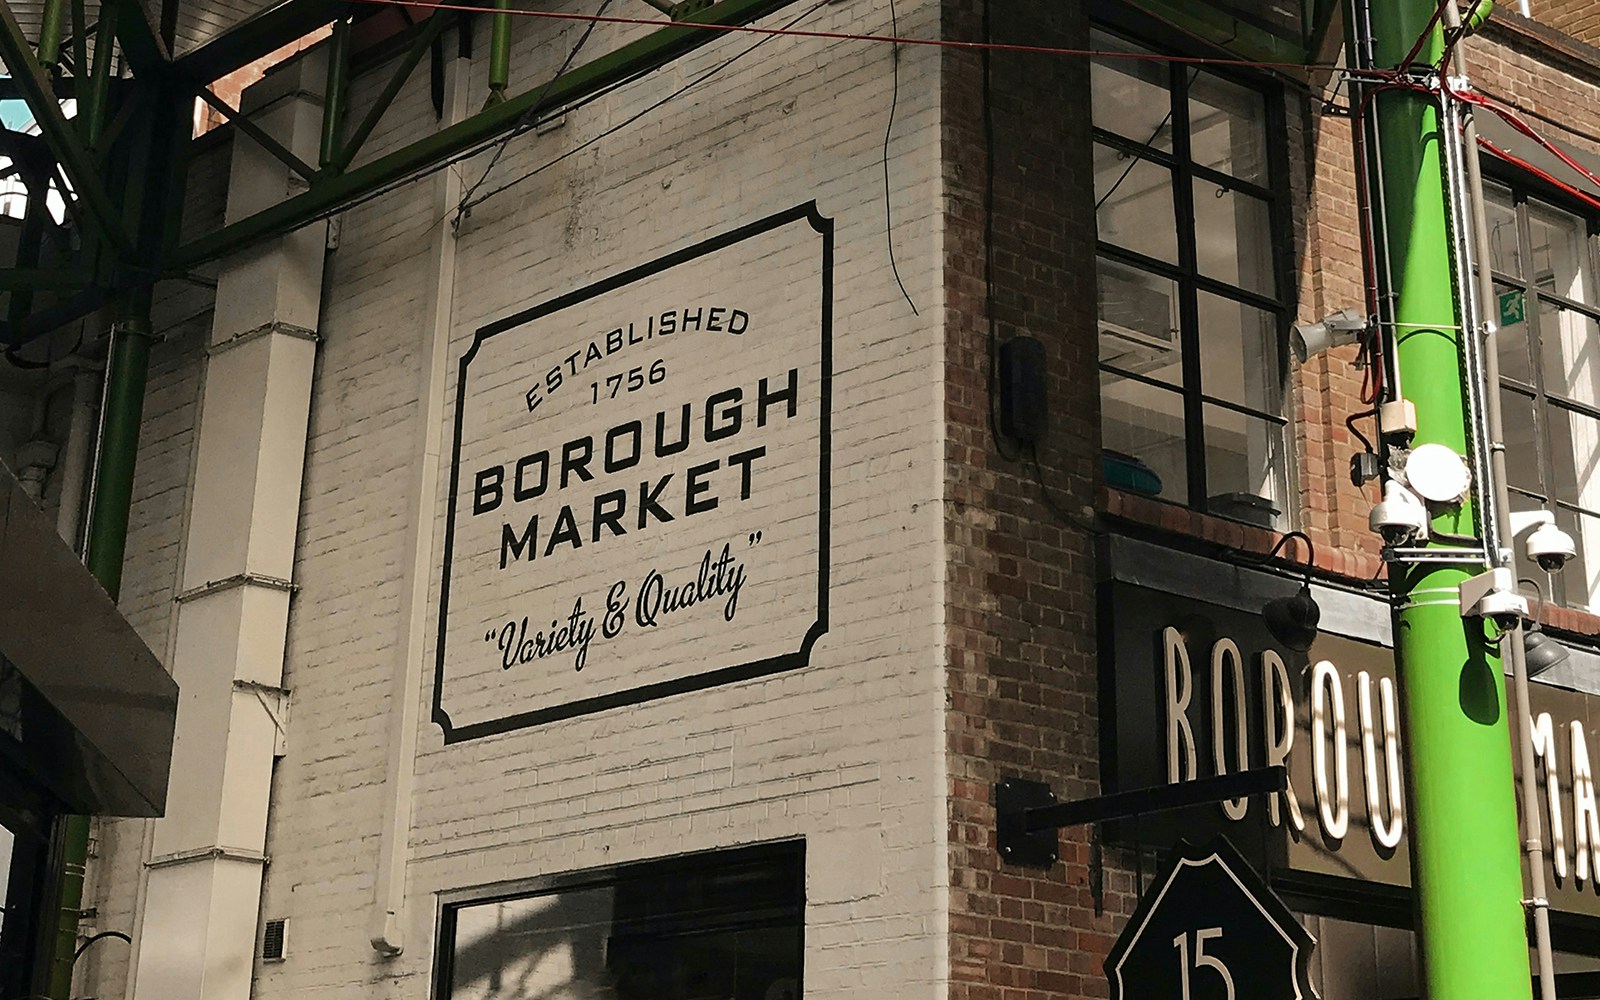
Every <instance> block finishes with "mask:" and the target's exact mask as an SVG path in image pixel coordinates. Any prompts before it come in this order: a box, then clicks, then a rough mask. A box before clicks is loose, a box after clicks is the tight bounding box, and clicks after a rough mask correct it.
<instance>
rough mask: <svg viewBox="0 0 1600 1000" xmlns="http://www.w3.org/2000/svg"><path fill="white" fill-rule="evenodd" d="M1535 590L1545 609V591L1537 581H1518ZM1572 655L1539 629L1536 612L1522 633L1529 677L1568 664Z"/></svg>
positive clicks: (1524, 662) (1541, 606)
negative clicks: (1568, 659)
mask: <svg viewBox="0 0 1600 1000" xmlns="http://www.w3.org/2000/svg"><path fill="white" fill-rule="evenodd" d="M1517 582H1518V583H1525V584H1527V585H1528V586H1530V587H1532V588H1533V591H1534V593H1536V594H1538V595H1539V608H1540V609H1541V610H1542V609H1543V608H1544V589H1543V588H1542V587H1540V586H1539V584H1538V582H1537V581H1534V580H1529V579H1527V578H1526V577H1524V578H1523V579H1521V580H1518V581H1517ZM1570 655H1571V653H1569V652H1568V651H1567V647H1565V646H1563V645H1561V643H1559V642H1557V641H1555V640H1554V639H1552V638H1550V637H1549V636H1547V635H1545V634H1544V632H1542V631H1541V630H1540V629H1539V613H1538V612H1537V611H1535V612H1534V613H1533V615H1532V619H1531V621H1529V623H1528V627H1527V628H1525V629H1523V632H1522V662H1523V664H1524V665H1525V666H1526V667H1527V668H1528V676H1529V677H1538V676H1539V675H1540V674H1542V673H1544V672H1545V671H1546V670H1549V669H1550V668H1551V667H1558V666H1560V665H1561V664H1563V663H1565V662H1567V658H1568V657H1569V656H1570Z"/></svg>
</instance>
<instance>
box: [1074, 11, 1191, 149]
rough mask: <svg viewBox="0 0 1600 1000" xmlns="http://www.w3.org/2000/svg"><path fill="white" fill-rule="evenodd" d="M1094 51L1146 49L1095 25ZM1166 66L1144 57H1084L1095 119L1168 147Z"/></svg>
mask: <svg viewBox="0 0 1600 1000" xmlns="http://www.w3.org/2000/svg"><path fill="white" fill-rule="evenodd" d="M1092 44H1093V45H1094V48H1095V50H1096V51H1098V52H1146V51H1148V50H1146V49H1141V48H1139V47H1138V46H1136V45H1132V44H1129V43H1128V42H1124V41H1123V40H1122V39H1120V38H1115V37H1113V36H1111V35H1107V34H1105V33H1104V32H1100V31H1096V32H1094V34H1093V41H1092ZM1171 80H1172V75H1171V70H1170V69H1168V67H1167V64H1166V63H1163V62H1160V61H1157V60H1149V59H1119V58H1115V57H1107V56H1101V57H1098V58H1095V59H1092V60H1090V62H1089V93H1090V101H1091V103H1092V105H1093V113H1094V124H1095V127H1096V128H1103V129H1105V130H1106V131H1107V132H1115V133H1116V134H1117V135H1120V136H1122V137H1123V138H1125V139H1131V140H1133V141H1134V142H1137V143H1140V144H1141V145H1145V146H1152V147H1154V148H1156V149H1159V150H1163V151H1165V152H1171V151H1172V92H1171V89H1170V87H1171Z"/></svg>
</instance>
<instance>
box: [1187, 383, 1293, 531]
mask: <svg viewBox="0 0 1600 1000" xmlns="http://www.w3.org/2000/svg"><path fill="white" fill-rule="evenodd" d="M1205 414H1206V431H1205V433H1206V495H1207V497H1208V500H1207V506H1208V508H1209V509H1210V510H1211V511H1212V513H1216V514H1222V515H1224V516H1227V517H1232V518H1236V519H1238V520H1241V521H1250V522H1251V523H1254V524H1260V525H1262V526H1264V527H1271V528H1277V527H1280V526H1282V523H1283V520H1282V515H1283V512H1284V511H1285V510H1286V509H1287V507H1288V504H1287V502H1286V492H1287V491H1286V490H1285V489H1284V480H1285V476H1284V440H1283V439H1284V434H1283V427H1282V425H1280V424H1277V423H1274V422H1272V421H1269V420H1263V419H1262V418H1260V417H1250V416H1246V415H1245V414H1243V413H1238V412H1236V411H1234V410H1228V409H1224V408H1222V407H1220V406H1209V405H1208V406H1207V407H1206V408H1205Z"/></svg>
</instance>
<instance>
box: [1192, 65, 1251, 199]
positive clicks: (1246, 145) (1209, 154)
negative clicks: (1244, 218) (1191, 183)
mask: <svg viewBox="0 0 1600 1000" xmlns="http://www.w3.org/2000/svg"><path fill="white" fill-rule="evenodd" d="M1266 120H1267V110H1266V102H1265V101H1264V100H1263V99H1262V97H1261V95H1260V94H1258V93H1256V92H1255V91H1253V90H1248V89H1246V88H1244V87H1241V86H1239V85H1238V84H1236V83H1231V82H1229V81H1227V80H1224V79H1222V78H1220V77H1217V76H1213V75H1211V74H1210V73H1199V74H1197V75H1196V76H1195V77H1194V82H1193V83H1191V84H1190V86H1189V145H1190V157H1191V158H1192V159H1193V160H1194V162H1195V163H1198V164H1200V165H1201V166H1203V167H1210V168H1212V169H1213V170H1220V171H1222V172H1223V173H1225V174H1231V175H1233V176H1234V177H1238V178H1240V179H1241V180H1247V181H1251V182H1253V183H1256V184H1260V185H1263V186H1265V185H1266V183H1267V133H1266Z"/></svg>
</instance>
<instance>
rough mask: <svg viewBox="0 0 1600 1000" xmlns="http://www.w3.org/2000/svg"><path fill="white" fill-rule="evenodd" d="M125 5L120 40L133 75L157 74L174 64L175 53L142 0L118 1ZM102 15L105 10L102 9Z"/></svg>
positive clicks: (119, 22) (118, 22)
mask: <svg viewBox="0 0 1600 1000" xmlns="http://www.w3.org/2000/svg"><path fill="white" fill-rule="evenodd" d="M116 6H118V7H121V8H123V9H122V10H121V11H120V16H119V17H118V18H117V41H119V42H121V43H122V55H123V58H125V59H127V60H128V65H129V66H130V67H131V68H132V69H133V75H134V76H136V77H137V76H146V77H150V76H157V75H160V74H162V73H165V72H166V70H167V68H168V67H169V66H171V65H172V53H171V52H169V51H168V50H167V46H166V43H165V42H163V41H162V40H161V36H160V35H158V34H156V29H155V28H154V27H153V26H152V25H151V24H150V15H149V14H147V13H146V12H145V9H144V4H142V3H140V2H139V0H117V2H116ZM102 16H103V12H102Z"/></svg>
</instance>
